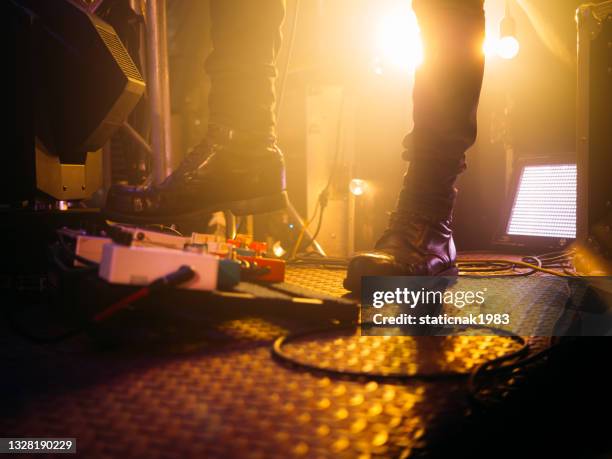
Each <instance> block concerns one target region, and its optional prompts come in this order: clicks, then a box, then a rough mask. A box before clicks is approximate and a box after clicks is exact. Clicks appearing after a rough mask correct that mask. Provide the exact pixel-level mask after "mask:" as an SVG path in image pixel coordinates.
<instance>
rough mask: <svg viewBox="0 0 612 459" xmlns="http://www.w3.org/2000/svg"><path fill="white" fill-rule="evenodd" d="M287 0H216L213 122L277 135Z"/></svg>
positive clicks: (210, 65) (210, 64)
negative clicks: (279, 57)
mask: <svg viewBox="0 0 612 459" xmlns="http://www.w3.org/2000/svg"><path fill="white" fill-rule="evenodd" d="M284 3H285V2H284V0H212V1H211V5H210V13H211V19H212V30H211V35H212V44H213V51H212V53H211V54H210V56H209V57H208V60H207V61H206V72H207V74H208V76H209V77H210V80H211V89H210V94H209V96H208V105H209V108H210V120H209V122H210V124H214V125H220V126H227V127H231V128H232V129H235V130H237V131H242V132H245V133H249V134H255V135H271V136H274V135H275V117H274V104H275V88H274V86H275V80H276V75H277V71H276V56H277V54H278V50H279V48H280V42H281V30H280V25H281V23H282V21H283V17H284V14H285V5H284Z"/></svg>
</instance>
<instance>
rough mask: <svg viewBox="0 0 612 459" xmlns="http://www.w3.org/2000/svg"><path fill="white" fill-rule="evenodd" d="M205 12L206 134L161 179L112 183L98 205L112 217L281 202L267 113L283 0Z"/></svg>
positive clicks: (229, 3)
mask: <svg viewBox="0 0 612 459" xmlns="http://www.w3.org/2000/svg"><path fill="white" fill-rule="evenodd" d="M210 13H211V22H212V30H211V35H212V43H213V51H212V53H211V54H210V56H209V57H208V59H207V61H206V72H207V74H208V76H209V77H210V79H211V90H210V94H209V107H210V119H209V128H208V133H207V137H206V139H205V140H204V141H203V142H202V143H201V144H199V145H198V146H196V147H195V148H194V150H193V151H191V152H190V153H189V154H188V155H187V157H186V158H185V159H184V160H183V162H182V163H181V165H180V166H179V167H178V168H177V170H175V171H174V172H173V173H172V174H171V175H170V176H169V177H168V178H167V179H166V180H165V181H164V182H163V183H161V184H159V185H154V186H150V187H144V188H134V187H125V186H113V187H112V188H111V190H110V191H109V193H108V197H107V203H106V207H105V212H106V214H107V216H108V217H109V218H111V219H115V220H119V221H132V222H146V221H168V220H172V219H174V218H182V217H186V216H190V215H195V214H199V213H209V212H213V211H218V210H231V211H233V212H234V213H235V214H238V215H242V214H253V213H258V212H267V211H272V210H277V209H279V208H282V207H283V206H284V205H285V199H286V198H285V175H284V164H283V158H282V154H281V153H280V150H279V149H278V147H277V146H276V129H275V124H276V123H275V121H276V120H275V116H274V109H275V90H274V89H275V82H276V75H277V72H276V56H277V54H278V50H279V48H280V40H281V25H282V22H283V18H284V14H285V0H211V4H210Z"/></svg>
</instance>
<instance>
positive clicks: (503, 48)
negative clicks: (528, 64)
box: [497, 2, 520, 59]
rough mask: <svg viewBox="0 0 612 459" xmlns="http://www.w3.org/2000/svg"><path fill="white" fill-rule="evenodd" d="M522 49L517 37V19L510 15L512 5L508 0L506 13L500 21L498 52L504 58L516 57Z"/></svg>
mask: <svg viewBox="0 0 612 459" xmlns="http://www.w3.org/2000/svg"><path fill="white" fill-rule="evenodd" d="M519 50H520V45H519V42H518V40H517V38H516V21H515V20H514V18H513V17H512V16H511V15H510V5H509V2H506V13H505V15H504V17H503V19H502V20H501V22H500V23H499V41H498V42H497V54H498V56H499V57H501V58H502V59H514V58H515V57H516V56H517V55H518V53H519Z"/></svg>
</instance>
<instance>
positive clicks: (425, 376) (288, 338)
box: [271, 324, 529, 381]
mask: <svg viewBox="0 0 612 459" xmlns="http://www.w3.org/2000/svg"><path fill="white" fill-rule="evenodd" d="M363 325H366V326H367V325H369V324H362V326H363ZM370 325H371V324H370ZM357 326H358V325H355V324H350V325H347V324H340V325H334V326H330V327H325V328H319V329H314V330H305V331H300V332H295V333H290V334H288V335H283V336H281V337H279V338H277V339H276V340H275V341H274V343H273V344H272V348H271V353H272V356H273V357H274V358H276V359H277V360H279V361H280V362H283V363H287V364H290V365H292V366H295V367H300V368H302V369H304V370H307V371H312V372H321V373H325V374H328V375H330V376H336V377H354V378H363V377H366V378H369V379H373V380H390V379H391V380H400V381H408V380H415V379H419V380H424V381H426V380H440V379H452V378H467V377H468V376H470V374H471V372H454V371H442V372H437V373H413V374H407V373H392V372H390V373H372V372H366V371H354V370H345V369H342V370H340V369H337V368H328V367H322V366H319V365H316V364H312V363H308V362H303V361H301V360H298V359H296V358H295V357H293V356H291V355H289V354H288V353H287V352H285V351H284V349H283V346H284V345H285V344H288V343H290V342H292V341H295V340H297V339H300V338H303V337H306V336H310V335H315V334H319V333H326V332H336V331H344V330H354V329H355V328H356V327H357ZM457 328H458V329H468V328H475V329H487V330H491V331H495V332H496V335H497V336H500V335H501V336H506V337H508V338H510V339H512V340H514V341H516V342H518V343H519V344H520V345H521V347H520V349H518V350H517V351H514V352H511V353H509V354H507V355H505V356H503V357H505V358H507V359H512V358H516V357H519V356H521V355H524V354H525V353H526V352H528V351H529V344H528V343H527V342H526V341H525V339H524V338H522V337H520V336H518V335H515V334H513V333H511V332H508V331H506V330H502V329H498V328H494V327H488V326H470V327H457ZM498 359H499V358H498Z"/></svg>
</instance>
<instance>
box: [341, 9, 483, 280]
mask: <svg viewBox="0 0 612 459" xmlns="http://www.w3.org/2000/svg"><path fill="white" fill-rule="evenodd" d="M413 7H414V10H415V13H416V15H417V18H418V21H419V26H420V29H421V35H422V38H423V43H424V48H425V50H424V51H425V60H424V62H423V65H422V66H421V68H420V69H419V70H418V71H417V72H416V75H415V86H414V95H413V97H414V129H413V131H412V133H411V134H409V135H408V136H406V138H405V139H404V147H405V148H406V151H405V152H404V159H406V160H408V161H409V162H410V164H409V168H408V172H407V173H406V175H405V177H404V183H403V188H402V190H401V192H400V196H399V199H398V203H397V208H396V211H395V212H394V213H393V214H392V216H391V221H390V223H389V227H388V229H387V230H386V231H385V233H384V234H383V236H382V237H381V238H380V239H379V241H378V242H377V244H376V247H375V250H374V251H373V252H366V253H363V254H358V255H357V256H356V257H354V258H353V259H352V260H351V263H350V265H349V269H348V273H347V278H346V279H345V287H346V288H348V289H350V290H358V289H359V288H360V283H361V277H362V276H368V275H437V274H454V273H455V272H456V270H454V262H455V257H456V253H455V246H454V243H453V240H452V231H451V227H450V224H451V216H452V209H453V205H454V201H455V195H456V189H455V188H454V184H455V181H456V179H457V176H458V175H459V174H460V173H461V171H463V169H465V151H466V150H467V149H468V148H469V147H470V146H471V145H472V144H473V143H474V141H475V139H476V110H477V107H478V98H479V95H480V88H481V86H482V77H483V71H484V54H483V52H482V44H483V41H484V30H485V27H484V12H483V0H461V1H457V0H414V1H413Z"/></svg>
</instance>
